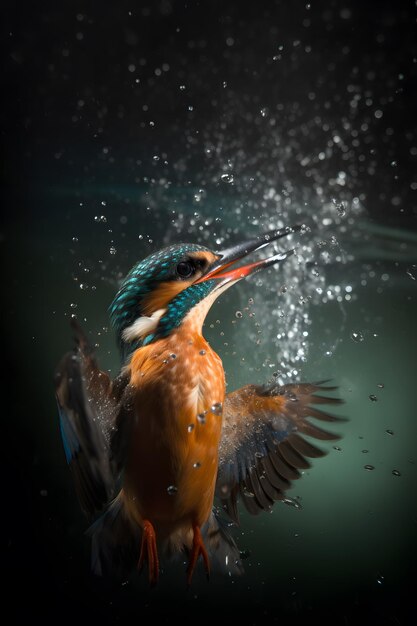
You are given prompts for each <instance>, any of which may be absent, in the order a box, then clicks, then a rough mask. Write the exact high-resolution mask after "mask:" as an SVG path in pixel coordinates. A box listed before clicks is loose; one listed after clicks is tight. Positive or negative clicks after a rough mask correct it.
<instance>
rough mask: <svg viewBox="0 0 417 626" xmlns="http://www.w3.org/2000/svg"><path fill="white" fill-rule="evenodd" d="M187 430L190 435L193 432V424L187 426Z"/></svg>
mask: <svg viewBox="0 0 417 626" xmlns="http://www.w3.org/2000/svg"><path fill="white" fill-rule="evenodd" d="M187 430H188V432H189V433H192V432H193V430H194V424H188V427H187Z"/></svg>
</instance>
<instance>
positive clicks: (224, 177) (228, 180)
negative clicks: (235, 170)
mask: <svg viewBox="0 0 417 626" xmlns="http://www.w3.org/2000/svg"><path fill="white" fill-rule="evenodd" d="M220 180H221V181H222V182H223V183H227V184H229V185H231V184H232V183H233V181H234V177H233V174H222V175H221V176H220Z"/></svg>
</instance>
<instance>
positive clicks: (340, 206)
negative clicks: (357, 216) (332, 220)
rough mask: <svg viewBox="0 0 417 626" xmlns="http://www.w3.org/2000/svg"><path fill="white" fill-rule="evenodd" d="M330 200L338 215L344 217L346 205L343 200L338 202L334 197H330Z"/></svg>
mask: <svg viewBox="0 0 417 626" xmlns="http://www.w3.org/2000/svg"><path fill="white" fill-rule="evenodd" d="M332 202H333V204H334V206H335V208H336V211H337V214H338V215H339V217H344V216H345V215H346V206H345V204H344V202H338V201H337V200H336V198H332Z"/></svg>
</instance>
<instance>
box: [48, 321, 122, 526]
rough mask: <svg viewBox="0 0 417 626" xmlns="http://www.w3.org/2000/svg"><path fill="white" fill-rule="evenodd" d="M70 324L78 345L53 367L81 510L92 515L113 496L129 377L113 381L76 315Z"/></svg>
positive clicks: (63, 430)
mask: <svg viewBox="0 0 417 626" xmlns="http://www.w3.org/2000/svg"><path fill="white" fill-rule="evenodd" d="M72 327H73V331H74V335H75V343H76V347H75V350H74V351H73V352H70V353H68V354H66V355H65V356H64V357H63V359H62V360H61V363H60V364H59V366H58V368H57V372H56V375H55V387H56V398H57V403H58V410H59V421H60V428H61V435H62V440H63V444H64V449H65V455H66V459H67V462H68V464H69V466H70V468H71V471H72V474H73V477H74V483H75V489H76V493H77V496H78V499H79V502H80V505H81V508H82V509H83V511H84V512H85V513H86V515H87V516H88V517H94V516H95V515H96V514H97V513H99V512H101V511H102V510H103V508H104V507H105V506H106V505H107V504H108V503H109V502H110V501H111V500H112V499H113V498H114V497H115V496H116V495H117V478H118V473H120V469H121V462H120V449H121V448H122V447H123V445H124V443H125V436H124V430H125V428H124V425H125V424H128V423H129V420H128V418H127V416H126V406H127V402H126V398H127V396H128V393H129V385H128V382H129V379H128V376H127V375H125V374H122V375H120V376H119V377H117V378H116V379H115V380H114V381H111V380H110V377H109V376H108V374H106V373H105V372H103V371H102V370H100V368H99V367H98V365H97V361H96V358H95V356H94V351H93V349H92V347H91V346H90V344H89V342H88V340H87V338H86V336H85V334H84V332H83V331H82V329H81V327H80V326H79V324H78V322H77V321H76V320H72ZM121 416H123V418H124V419H121Z"/></svg>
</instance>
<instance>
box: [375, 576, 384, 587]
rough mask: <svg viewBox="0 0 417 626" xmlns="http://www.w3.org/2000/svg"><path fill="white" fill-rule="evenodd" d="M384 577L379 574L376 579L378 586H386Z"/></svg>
mask: <svg viewBox="0 0 417 626" xmlns="http://www.w3.org/2000/svg"><path fill="white" fill-rule="evenodd" d="M384 580H385V578H384V576H382V574H378V576H377V578H376V582H377V583H378V585H383V584H384Z"/></svg>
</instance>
